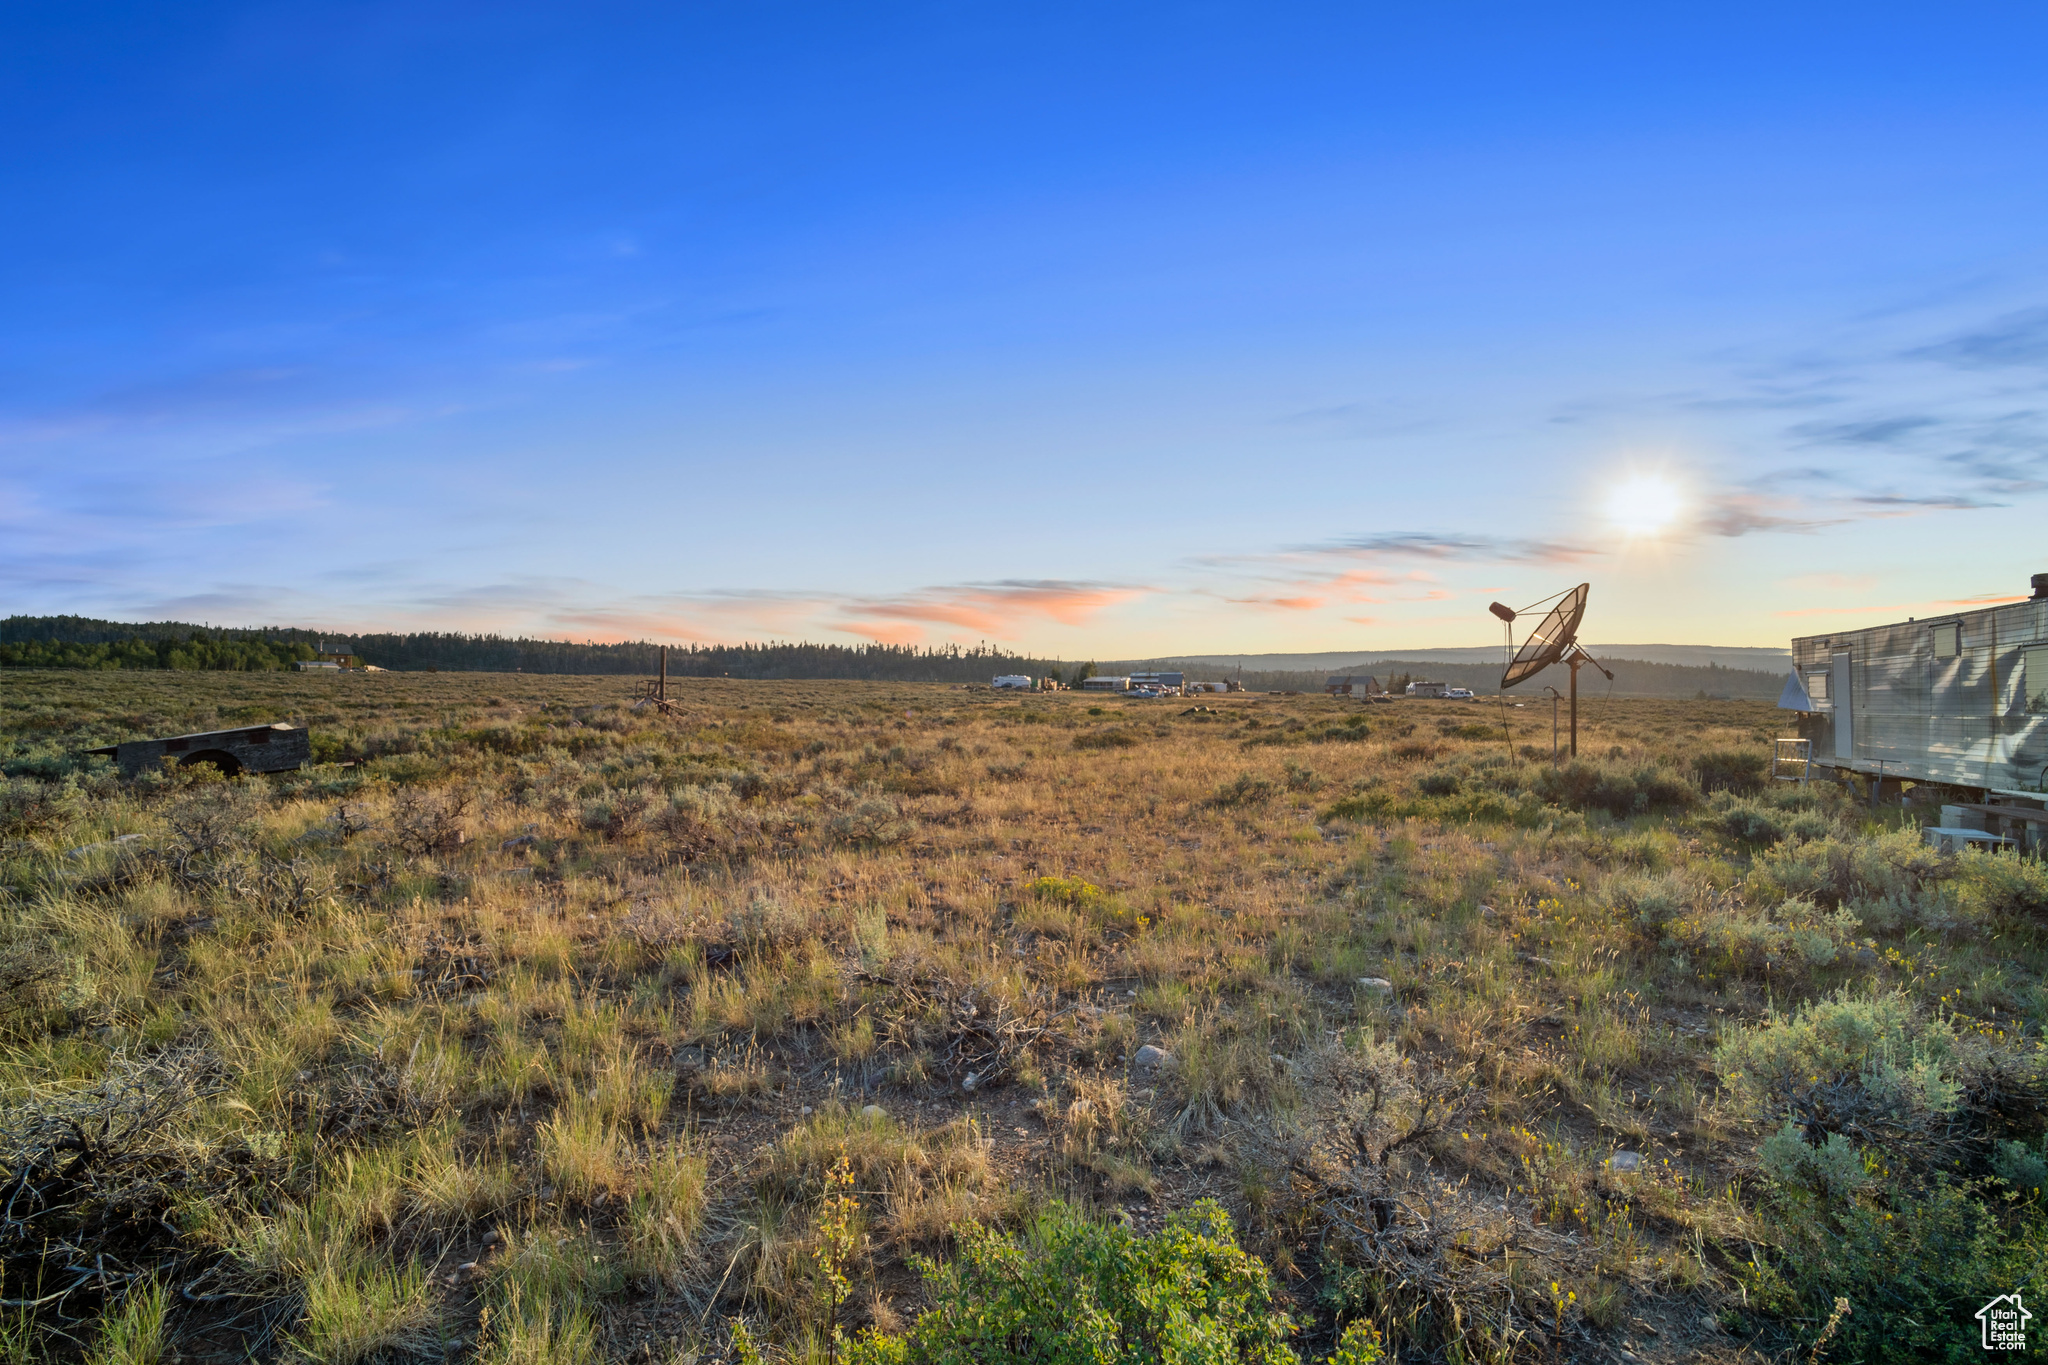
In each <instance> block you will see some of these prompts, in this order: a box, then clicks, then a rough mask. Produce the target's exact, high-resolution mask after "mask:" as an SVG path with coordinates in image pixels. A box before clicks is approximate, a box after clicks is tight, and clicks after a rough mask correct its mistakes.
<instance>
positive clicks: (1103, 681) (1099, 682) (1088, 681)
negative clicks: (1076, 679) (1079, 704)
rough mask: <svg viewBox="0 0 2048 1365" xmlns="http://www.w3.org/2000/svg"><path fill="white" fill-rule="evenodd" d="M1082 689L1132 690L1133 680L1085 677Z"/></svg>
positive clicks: (1101, 690) (1084, 690) (1092, 690)
mask: <svg viewBox="0 0 2048 1365" xmlns="http://www.w3.org/2000/svg"><path fill="white" fill-rule="evenodd" d="M1080 690H1081V691H1083V692H1128V691H1130V690H1131V680H1130V679H1129V678H1104V677H1096V678H1083V679H1081V686H1080Z"/></svg>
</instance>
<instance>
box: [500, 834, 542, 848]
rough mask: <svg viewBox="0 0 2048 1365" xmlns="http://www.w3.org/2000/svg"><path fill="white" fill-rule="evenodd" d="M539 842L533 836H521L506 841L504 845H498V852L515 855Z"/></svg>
mask: <svg viewBox="0 0 2048 1365" xmlns="http://www.w3.org/2000/svg"><path fill="white" fill-rule="evenodd" d="M539 842H540V840H539V838H538V837H536V836H534V835H531V834H521V835H518V836H516V837H514V838H511V839H507V840H506V841H505V842H504V843H502V844H499V845H498V852H500V853H515V852H517V851H518V850H520V849H522V848H532V847H533V846H534V845H535V844H537V843H539Z"/></svg>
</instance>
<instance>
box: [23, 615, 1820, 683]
mask: <svg viewBox="0 0 2048 1365" xmlns="http://www.w3.org/2000/svg"><path fill="white" fill-rule="evenodd" d="M316 645H324V646H325V647H326V648H327V649H329V650H333V651H339V652H345V653H348V654H353V655H355V656H356V657H357V658H359V659H361V660H362V661H363V662H365V663H370V664H375V665H377V666H378V667H380V668H388V669H392V670H395V671H416V672H424V671H428V670H440V671H444V672H451V673H460V672H492V673H510V672H525V673H584V674H625V675H631V676H641V677H645V676H648V675H651V674H652V673H653V672H654V671H655V669H656V667H657V666H658V662H657V661H658V659H659V655H660V647H659V646H657V645H654V644H650V643H647V642H645V641H635V642H630V643H624V644H610V645H598V644H576V643H573V642H571V641H567V640H536V639H526V638H519V637H505V636H499V635H461V634H453V633H445V632H420V633H413V634H385V633H371V634H361V635H351V634H343V633H338V632H332V631H317V630H309V629H305V628H302V627H296V626H262V627H248V628H234V629H227V628H219V627H209V626H200V625H194V624H192V623H190V622H184V621H149V622H122V621H102V620H96V619H92V618H89V617H80V616H10V617H8V618H7V619H6V620H4V621H0V667H16V668H87V669H120V668H167V669H230V670H245V671H261V670H266V669H278V668H288V667H290V665H291V662H292V660H294V659H296V658H303V657H309V656H310V655H311V653H312V650H311V649H310V648H308V647H309V646H316ZM1588 648H1589V649H1590V650H1591V651H1592V652H1593V654H1594V655H1595V656H1596V657H1598V658H1600V659H1601V660H1602V662H1604V663H1606V664H1607V666H1608V667H1609V668H1611V669H1613V670H1614V675H1615V677H1614V682H1613V683H1612V684H1611V685H1610V684H1609V683H1608V681H1607V679H1605V678H1603V677H1600V676H1598V675H1597V674H1593V673H1590V672H1584V671H1582V672H1581V673H1580V675H1579V682H1580V690H1581V692H1583V693H1585V694H1587V695H1592V696H1601V695H1613V696H1620V697H1694V696H1701V695H1705V696H1710V697H1754V698H1761V699H1766V700H1769V699H1775V698H1776V697H1777V695H1778V692H1779V689H1780V688H1781V687H1782V686H1783V685H1784V675H1785V671H1786V670H1787V669H1789V668H1790V667H1791V655H1790V654H1789V652H1788V651H1785V650H1774V649H1757V648H1748V647H1740V646H1731V647H1718V646H1709V645H1590V646H1588ZM668 668H669V673H670V674H671V675H673V676H675V677H679V678H687V677H731V678H764V679H766V678H791V679H795V678H849V679H874V680H880V681H900V682H950V683H985V682H987V681H988V680H989V679H990V678H992V677H994V676H995V675H997V674H1000V673H1023V674H1027V675H1029V676H1031V677H1045V676H1047V675H1048V674H1052V675H1057V676H1059V677H1060V678H1061V679H1062V680H1065V681H1072V680H1073V678H1074V677H1075V675H1076V674H1077V673H1078V672H1080V671H1081V668H1082V665H1081V664H1079V663H1078V662H1076V661H1073V660H1061V659H1041V658H1034V657H1030V656H1025V655H1018V654H1009V653H1005V652H1002V651H997V650H989V649H986V648H983V649H973V650H962V649H958V648H954V647H945V648H939V649H916V648H912V647H909V646H903V645H816V644H746V645H704V646H695V647H671V648H670V650H669V659H668ZM1146 668H1158V669H1176V670H1179V671H1181V672H1185V673H1187V674H1188V675H1189V676H1190V677H1191V678H1204V679H1211V680H1221V679H1224V678H1241V679H1242V680H1243V682H1244V685H1245V686H1246V687H1247V688H1249V689H1250V690H1252V691H1255V692H1278V691H1298V692H1318V691H1321V690H1322V687H1323V681H1324V679H1325V678H1326V677H1328V676H1329V675H1331V674H1352V673H1361V674H1370V675H1372V676H1374V677H1377V678H1378V679H1379V680H1380V682H1381V683H1382V685H1388V684H1392V685H1394V686H1396V687H1399V686H1402V685H1405V684H1406V683H1407V681H1409V680H1410V679H1411V678H1415V679H1420V678H1427V679H1431V680H1434V681H1440V682H1446V683H1449V684H1451V685H1452V686H1454V687H1469V688H1471V689H1472V690H1473V691H1474V692H1479V693H1493V692H1495V691H1497V690H1498V688H1499V684H1500V673H1501V651H1500V649H1499V647H1498V646H1494V647H1491V648H1489V647H1485V646H1479V647H1474V648H1468V649H1414V650H1398V651H1379V652H1374V651H1342V652H1340V651H1326V652H1322V653H1312V654H1189V655H1177V656H1174V657H1172V658H1165V659H1122V660H1109V661H1100V662H1097V663H1096V664H1095V671H1096V672H1098V673H1109V674H1121V673H1130V672H1134V671H1137V670H1140V669H1146ZM1565 678H1566V675H1565V674H1564V673H1563V672H1562V671H1561V670H1553V671H1552V672H1551V673H1546V674H1544V675H1543V676H1541V677H1539V678H1537V679H1534V680H1533V681H1532V682H1530V683H1527V684H1524V685H1523V686H1522V687H1520V688H1518V689H1516V692H1517V694H1518V695H1521V694H1533V695H1536V696H1542V695H1544V692H1543V687H1544V685H1545V684H1551V685H1554V686H1556V687H1557V688H1558V689H1559V690H1560V691H1562V690H1563V689H1564V687H1565Z"/></svg>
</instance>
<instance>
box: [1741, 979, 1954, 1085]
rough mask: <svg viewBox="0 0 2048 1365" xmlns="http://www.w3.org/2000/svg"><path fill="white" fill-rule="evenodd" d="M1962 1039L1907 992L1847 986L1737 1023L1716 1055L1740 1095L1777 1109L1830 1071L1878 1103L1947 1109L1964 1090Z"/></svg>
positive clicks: (1826, 1075) (1830, 1075)
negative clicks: (1959, 1061)
mask: <svg viewBox="0 0 2048 1365" xmlns="http://www.w3.org/2000/svg"><path fill="white" fill-rule="evenodd" d="M1957 1042H1958V1040H1957V1036H1956V1032H1955V1030H1954V1028H1953V1027H1952V1026H1950V1025H1949V1024H1948V1023H1947V1022H1946V1021H1943V1020H1939V1019H1931V1018H1923V1017H1920V1016H1918V1015H1917V1014H1916V1013H1915V1011H1914V1009H1913V1002H1912V1001H1911V1000H1910V999H1908V998H1907V997H1906V996H1905V995H1903V994H1900V993H1898V992H1886V993H1883V994H1877V995H1856V994H1853V993H1851V992H1850V991H1848V990H1846V989H1844V990H1842V991H1839V992H1837V993H1836V994H1835V995H1833V996H1831V997H1829V998H1827V999H1825V1000H1816V1001H1813V1002H1812V1003H1810V1004H1806V1005H1802V1006H1801V1007H1800V1008H1799V1009H1797V1010H1795V1011H1794V1012H1792V1013H1790V1014H1779V1013H1777V1012H1775V1011H1773V1012H1772V1014H1771V1015H1770V1017H1769V1018H1767V1019H1766V1020H1765V1021H1764V1022H1763V1023H1762V1024H1760V1025H1757V1026H1754V1027H1751V1028H1743V1029H1737V1030H1735V1031H1734V1032H1732V1033H1730V1034H1729V1035H1727V1036H1726V1037H1725V1038H1724V1039H1723V1040H1722V1042H1721V1045H1720V1047H1719V1049H1718V1050H1717V1051H1716V1053H1715V1057H1714V1061H1715V1065H1716V1067H1717V1069H1718V1070H1719V1071H1720V1073H1721V1080H1722V1082H1723V1083H1724V1084H1725V1085H1727V1086H1728V1087H1729V1089H1731V1090H1732V1091H1734V1092H1735V1094H1736V1096H1737V1098H1738V1099H1740V1100H1742V1101H1745V1102H1746V1103H1748V1104H1749V1105H1751V1106H1752V1107H1753V1108H1755V1109H1756V1110H1758V1111H1759V1112H1760V1113H1763V1114H1769V1115H1772V1116H1776V1115H1778V1114H1780V1113H1782V1112H1783V1111H1784V1109H1785V1107H1786V1104H1787V1102H1788V1101H1789V1100H1790V1099H1791V1098H1792V1097H1794V1096H1796V1095H1800V1094H1804V1093H1807V1092H1808V1091H1810V1090H1811V1089H1812V1087H1813V1086H1815V1085H1817V1084H1819V1083H1821V1081H1822V1079H1823V1078H1824V1077H1826V1078H1844V1079H1848V1080H1850V1081H1853V1082H1854V1083H1855V1084H1857V1085H1858V1086H1860V1088H1861V1089H1863V1090H1864V1091H1865V1092H1866V1093H1867V1094H1868V1095H1869V1096H1870V1097H1871V1098H1872V1099H1873V1100H1875V1101H1878V1102H1880V1103H1885V1104H1890V1105H1897V1106H1906V1107H1911V1108H1915V1109H1926V1110H1933V1111H1936V1112H1945V1111H1947V1110H1948V1109H1950V1108H1952V1107H1953V1106H1954V1104H1955V1102H1956V1099H1957V1097H1958V1091H1957V1086H1956V1080H1955V1076H1954V1070H1953V1068H1954V1063H1955V1061H1956V1055H1957Z"/></svg>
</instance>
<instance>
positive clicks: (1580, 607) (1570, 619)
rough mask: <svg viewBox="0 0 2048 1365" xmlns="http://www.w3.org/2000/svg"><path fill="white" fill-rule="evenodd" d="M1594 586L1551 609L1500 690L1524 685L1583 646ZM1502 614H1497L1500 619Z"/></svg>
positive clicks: (1575, 591)
mask: <svg viewBox="0 0 2048 1365" xmlns="http://www.w3.org/2000/svg"><path fill="white" fill-rule="evenodd" d="M1592 586H1593V585H1592V584H1590V583H1581V584H1579V586H1578V587H1576V588H1573V589H1572V590H1571V591H1570V592H1568V593H1566V594H1565V595H1564V597H1563V599H1562V600H1561V601H1559V602H1558V604H1557V605H1556V606H1554V607H1552V608H1551V609H1550V614H1549V615H1548V616H1546V617H1544V618H1543V620H1542V621H1541V622H1540V623H1539V624H1538V625H1537V627H1536V629H1534V630H1532V631H1530V632H1529V638H1528V639H1527V640H1526V641H1524V642H1523V644H1522V647H1521V648H1520V649H1519V650H1517V651H1516V652H1515V657H1514V659H1513V661H1512V662H1510V663H1509V664H1508V669H1507V672H1505V673H1503V674H1501V675H1500V690H1501V691H1503V692H1505V691H1507V690H1508V689H1509V688H1510V687H1513V686H1514V685H1515V684H1516V683H1524V682H1527V681H1529V679H1531V678H1533V677H1535V676H1536V675H1537V674H1538V673H1541V672H1542V671H1543V670H1544V669H1546V668H1548V667H1550V666H1551V665H1552V664H1554V663H1556V662H1557V661H1558V660H1559V659H1562V658H1563V657H1564V652H1565V651H1566V650H1568V649H1570V648H1571V647H1572V646H1573V645H1575V644H1577V643H1578V642H1579V619H1580V618H1581V617H1583V616H1584V615H1585V614H1586V594H1587V592H1589V591H1590V590H1591V589H1592ZM1497 614H1498V613H1496V615H1497Z"/></svg>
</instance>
